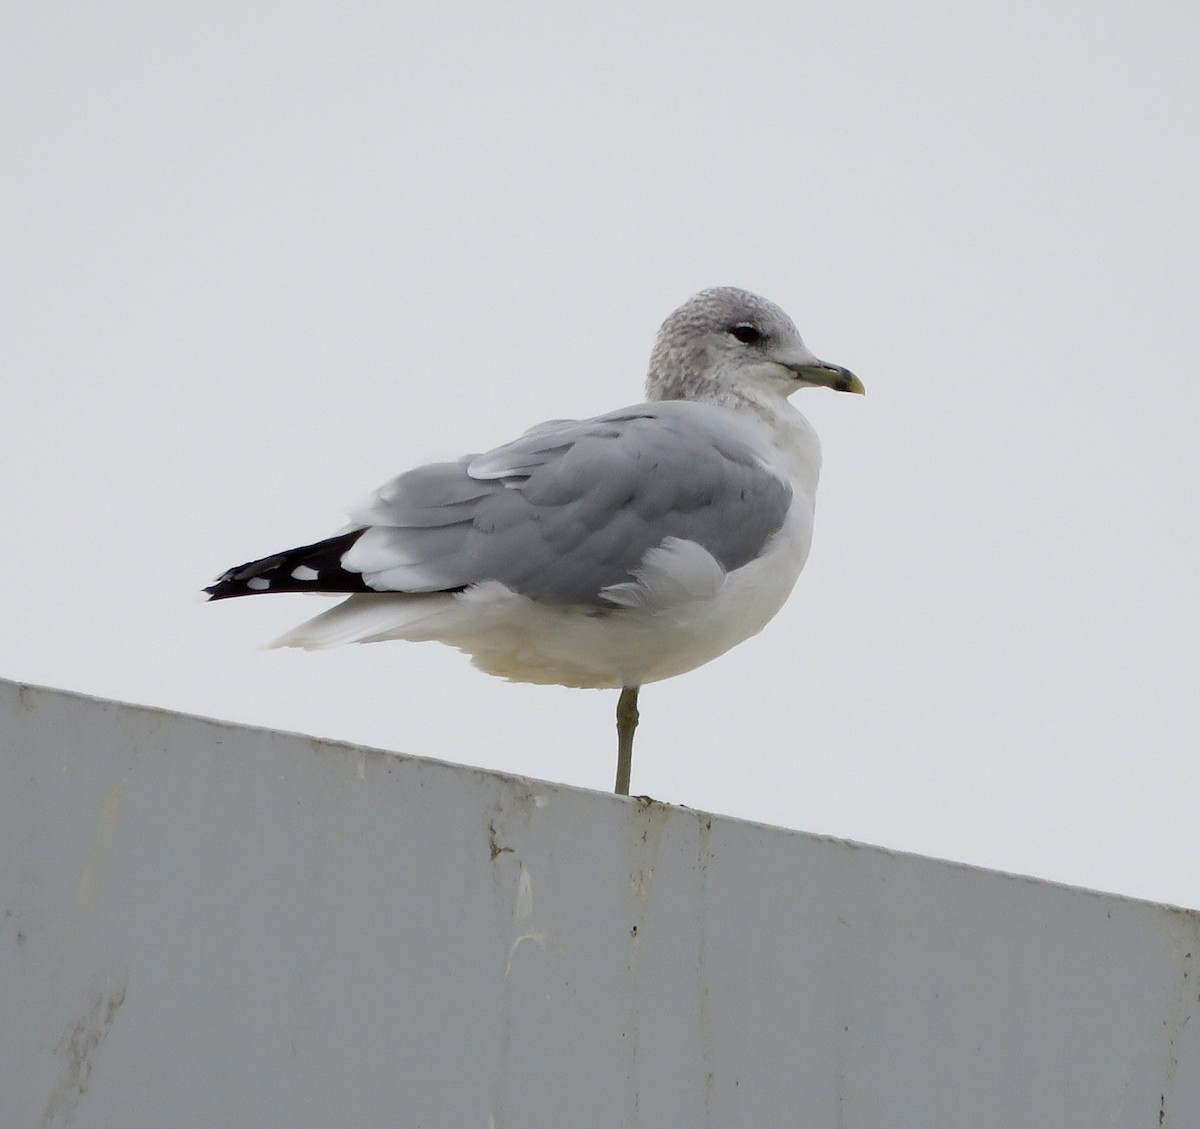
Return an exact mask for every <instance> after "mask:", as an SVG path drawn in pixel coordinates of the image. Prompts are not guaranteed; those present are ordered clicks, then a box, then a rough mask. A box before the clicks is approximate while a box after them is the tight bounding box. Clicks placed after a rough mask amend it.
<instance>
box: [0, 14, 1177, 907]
mask: <svg viewBox="0 0 1200 1129" xmlns="http://www.w3.org/2000/svg"><path fill="white" fill-rule="evenodd" d="M1198 56H1200V12H1198V10H1197V7H1196V5H1195V4H1194V3H1185V2H1183V0H1176V2H1171V0H1166V2H1161V3H1147V4H1139V5H1131V4H1128V3H1126V2H1118V0H1101V2H1099V3H1092V4H1086V5H1080V4H1067V3H1057V4H1044V3H1041V2H1037V3H1035V2H1033V0H1029V2H1017V3H1014V2H1013V0H984V2H982V3H972V4H967V5H964V4H961V3H956V2H952V0H936V2H918V3H912V4H904V5H897V4H886V3H883V2H881V0H847V2H844V3H838V4H814V3H795V2H791V0H789V2H787V3H784V2H779V0H775V2H768V0H750V2H747V3H739V4H738V5H736V6H731V5H729V4H715V3H689V4H680V3H643V2H641V0H637V2H635V0H628V2H623V0H617V2H614V3H606V4H603V5H593V6H590V7H584V6H580V5H567V6H563V5H555V4H549V3H528V2H520V0H519V2H516V3H510V4H504V5H496V4H492V3H483V2H482V0H465V2H463V3H456V4H453V5H442V6H439V5H419V4H396V3H390V2H389V3H382V2H380V3H344V2H339V3H336V4H334V3H309V2H305V3H299V4H295V3H293V4H277V3H266V2H251V3H247V2H244V0H238V2H237V3H232V2H227V0H205V2H203V3H200V2H197V0H177V2H173V3H170V4H159V5H146V4H140V3H137V4H135V3H131V2H126V0H114V2H112V3H106V4H103V5H91V6H88V5H64V4H60V3H44V2H40V0H39V2H33V0H8V2H6V3H5V4H4V9H3V16H2V17H0V144H2V145H3V152H4V153H5V155H6V159H5V162H4V176H3V178H2V183H0V194H2V200H0V202H2V203H3V207H2V208H0V303H2V305H3V309H4V332H3V333H2V334H0V371H2V372H3V374H4V376H3V379H4V400H3V411H0V475H2V479H3V481H4V483H5V488H4V490H3V491H0V530H2V531H3V533H2V547H3V561H4V569H5V577H6V579H5V582H4V583H3V584H0V623H2V624H3V631H0V674H3V675H4V676H7V677H11V678H20V679H27V680H32V681H36V682H41V683H47V684H51V685H59V686H65V687H70V688H73V689H79V690H84V691H87V692H89V693H97V694H101V695H105V696H111V697H117V698H122V699H126V700H134V701H142V702H147V703H150V704H154V705H161V706H169V707H171V708H175V709H182V710H186V711H189V712H195V713H203V714H208V715H214V716H221V717H227V718H230V719H234V720H239V721H244V722H248V723H253V724H260V725H267V726H271V727H276V728H286V729H292V730H298V731H302V732H308V733H315V734H319V735H323V736H328V737H335V738H340V739H345V740H351V741H355V742H360V743H366V744H371V745H377V746H380V747H384V748H391V749H397V750H401V751H405V752H410V753H416V754H422V755H430V756H437V757H440V758H443V759H446V760H455V761H468V762H470V763H473V764H479V765H484V766H488V767H492V768H497V769H503V770H507V771H514V772H521V773H526V774H529V775H534V776H538V777H543V778H549V779H554V780H560V781H563V782H567V783H571V784H576V785H582V786H587V787H596V788H604V787H610V786H611V776H612V770H613V764H612V761H613V749H612V745H613V735H612V713H613V707H614V704H615V703H614V700H613V699H614V695H612V694H609V693H581V692H571V691H566V690H559V689H557V688H540V687H523V686H508V685H505V684H504V683H502V682H499V681H494V680H491V679H488V678H485V677H483V676H481V675H479V674H477V673H475V672H474V671H472V670H471V669H470V667H469V666H468V664H467V662H466V660H465V659H463V658H462V656H460V655H458V654H456V653H454V652H452V651H448V650H444V649H441V648H437V647H424V648H419V649H418V648H416V647H412V646H393V647H380V648H370V647H364V648H358V649H352V650H346V651H344V652H342V653H337V654H323V655H304V654H277V653H270V652H262V651H259V650H258V649H257V646H258V644H259V643H261V642H264V641H265V640H267V639H269V638H271V637H273V636H274V635H276V634H278V633H279V632H281V631H283V630H285V629H286V628H287V627H289V626H291V625H293V624H295V623H297V622H299V621H300V620H301V619H303V618H305V617H307V616H308V615H310V614H312V613H313V611H314V610H316V609H317V608H319V607H320V603H319V602H318V601H308V600H305V599H302V598H299V597H297V598H295V599H292V598H283V597H280V598H277V599H266V600H259V601H243V602H241V603H239V604H226V605H224V606H215V607H204V606H202V605H198V604H194V603H192V602H191V599H190V597H191V594H192V593H193V592H194V591H195V590H196V589H198V588H199V587H200V586H201V585H202V584H204V583H206V582H208V580H210V579H211V578H212V577H213V576H214V575H216V574H217V573H218V572H220V571H221V570H222V569H224V568H226V567H228V566H230V565H233V564H236V563H239V562H241V561H245V560H247V559H249V558H251V557H254V556H259V555H262V554H265V553H269V552H273V551H275V550H277V549H280V548H283V547H287V546H290V545H294V544H298V543H303V542H305V541H308V540H312V539H315V538H317V537H320V536H322V535H325V534H327V533H331V532H333V531H334V530H336V529H337V528H338V527H339V526H340V525H341V523H342V521H343V517H342V510H343V507H345V506H346V505H349V504H351V503H353V502H354V501H355V500H356V499H357V498H358V497H360V496H361V495H362V494H365V493H366V492H367V491H368V490H370V489H372V488H373V487H375V486H376V485H378V484H379V483H381V482H382V481H384V480H385V479H387V478H388V477H390V476H391V475H392V474H394V473H396V472H397V471H399V470H401V469H403V468H405V467H406V466H408V465H410V464H412V463H413V462H415V461H418V460H420V459H424V458H430V457H435V456H454V455H457V454H459V453H460V452H462V451H464V450H470V449H480V448H486V447H488V446H491V445H494V444H496V443H498V442H502V441H504V440H507V439H509V438H511V437H512V436H513V435H515V434H516V433H517V432H519V431H520V430H522V429H523V428H525V427H526V426H528V425H530V424H532V423H534V422H536V421H538V420H542V419H546V418H550V417H561V416H578V415H587V414H591V413H595V412H598V411H604V410H608V409H611V408H616V407H620V406H622V405H625V404H629V403H632V402H634V401H636V400H637V399H639V397H640V394H641V391H640V389H641V377H642V374H643V372H644V369H645V365H646V360H647V357H648V354H649V348H650V343H651V340H652V338H653V335H654V332H655V330H656V329H657V327H658V324H659V322H660V321H661V319H662V318H663V317H664V316H665V315H666V314H667V313H668V312H669V311H670V310H671V309H672V308H674V307H675V306H676V305H677V304H678V303H679V302H681V301H682V300H683V299H684V298H686V297H687V296H688V295H689V294H690V293H692V292H693V291H695V290H697V289H700V288H701V287H704V286H710V285H714V284H724V283H732V284H736V285H740V286H745V287H749V288H750V289H753V290H757V291H759V292H761V293H763V294H765V295H766V296H767V297H769V298H771V299H772V300H774V301H776V302H778V303H780V304H781V305H782V306H783V307H784V308H785V309H787V310H788V311H789V312H790V313H791V314H792V315H793V316H794V318H795V319H796V321H797V323H798V325H799V326H800V329H801V331H802V332H803V333H804V335H805V337H806V339H807V341H808V343H809V345H810V346H812V348H813V349H814V350H815V351H816V352H817V354H818V355H820V356H823V357H828V358H829V359H831V360H834V361H837V362H839V363H842V364H845V365H849V366H850V367H852V368H854V369H855V370H856V371H857V372H859V373H860V374H861V376H862V377H863V379H864V381H865V382H866V385H867V389H868V395H867V397H866V399H865V400H859V399H858V398H856V397H845V396H834V395H831V394H828V393H826V394H821V393H819V392H816V391H814V392H812V393H811V394H806V395H801V396H798V397H797V399H796V402H797V403H798V404H799V405H800V406H801V408H802V410H805V411H806V412H808V413H809V415H810V416H811V417H812V419H813V421H814V423H815V425H816V427H817V429H818V431H819V432H820V434H821V436H822V438H823V440H824V443H825V448H826V470H825V474H824V478H823V482H822V487H821V491H820V494H819V498H818V513H817V528H816V539H815V544H814V550H813V556H812V559H811V561H810V563H809V567H808V569H807V570H806V573H805V575H804V576H803V577H802V579H801V583H800V586H799V588H798V590H797V593H796V595H795V597H794V598H793V600H792V602H791V603H790V604H789V606H788V607H787V608H786V609H785V611H784V612H783V613H782V614H781V615H780V616H779V617H778V619H777V620H776V621H775V622H774V623H773V624H772V625H771V626H770V627H769V628H768V629H767V631H766V632H764V634H763V635H762V636H761V637H760V638H758V639H755V640H752V641H750V642H749V643H747V644H745V645H744V646H743V647H741V648H739V649H737V650H736V651H735V652H733V653H731V654H730V655H728V656H726V657H725V658H723V659H721V660H719V661H718V662H716V663H714V664H712V665H710V666H709V667H707V668H705V669H703V670H700V671H697V672H695V673H694V674H692V675H689V676H687V677H685V678H681V679H677V680H674V681H673V682H670V683H666V684H663V685H660V686H655V687H651V688H649V689H648V690H647V691H646V692H645V694H644V695H643V701H642V707H643V709H642V715H643V720H642V729H641V731H640V733H639V750H638V756H637V759H636V763H635V765H634V780H633V786H634V788H635V790H637V791H643V792H648V793H650V794H651V795H654V796H660V797H663V798H665V799H669V800H672V801H676V802H680V803H686V804H690V805H692V806H695V807H701V808H705V809H708V810H714V811H721V812H728V813H730V814H733V815H736V816H740V817H744V818H752V819H759V820H764V821H767V822H771V823H777V824H782V825H785V826H790V827H799V828H805V829H808V830H814V831H822V832H830V833H835V834H839V835H843V836H848V837H852V838H856V839H862V840H866V841H870V842H880V843H887V844H889V845H891V846H895V847H901V848H905V849H909V850H914V851H919V852H921V853H925V854H933V855H938V856H943V857H951V858H956V859H962V860H966V861H972V862H977V863H983V864H987V865H991V866H995V867H999V868H1002V869H1007V870H1016V871H1020V872H1025V873H1034V874H1038V875H1042V876H1046V877H1052V878H1056V879H1061V880H1065V881H1069V882H1074V883H1080V884H1084V885H1089V886H1094V887H1099V888H1104V889H1112V890H1119V891H1122V892H1126V893H1132V894H1137V895H1141V896H1145V897H1150V898H1155V899H1162V900H1169V901H1173V902H1177V903H1181V904H1186V905H1196V906H1200V867H1197V866H1196V862H1195V860H1196V858H1197V857H1198V854H1200V844H1198V840H1197V822H1196V818H1195V811H1196V802H1195V797H1196V794H1197V791H1198V789H1200V767H1198V766H1200V761H1198V760H1197V757H1196V744H1197V742H1196V734H1197V733H1198V732H1200V694H1197V692H1196V687H1197V684H1198V680H1197V676H1198V674H1200V661H1198V660H1200V656H1198V647H1200V643H1198V642H1197V640H1198V639H1200V588H1198V586H1197V585H1196V582H1195V578H1196V575H1197V573H1198V572H1200V567H1198V566H1200V509H1198V507H1197V506H1196V482H1197V480H1198V477H1200V455H1198V453H1197V452H1198V450H1200V448H1198V446H1197V443H1196V441H1195V433H1196V420H1197V418H1198V416H1200V381H1198V380H1197V374H1196V369H1197V361H1196V358H1197V356H1198V355H1200V342H1198V340H1197V338H1198V335H1200V319H1198V318H1197V310H1198V309H1200V285H1198V284H1200V210H1198V209H1197V208H1196V201H1197V200H1198V199H1200V175H1198V174H1200V160H1198V158H1197V150H1196V144H1195V141H1196V138H1197V136H1200V72H1198V70H1197V68H1196V65H1195V60H1196V58H1197V57H1198Z"/></svg>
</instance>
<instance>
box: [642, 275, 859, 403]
mask: <svg viewBox="0 0 1200 1129" xmlns="http://www.w3.org/2000/svg"><path fill="white" fill-rule="evenodd" d="M816 385H819V386H822V387H825V388H833V389H835V390H836V391H838V392H858V393H862V392H864V391H865V389H864V388H863V385H862V382H861V381H860V380H859V379H858V377H857V376H855V375H854V374H853V373H852V372H850V370H849V369H845V368H842V367H841V366H840V365H833V364H829V363H828V362H826V361H822V360H820V359H819V358H818V357H816V356H814V355H813V353H812V351H811V350H810V349H809V348H808V346H807V345H805V344H804V342H803V341H802V340H801V338H800V333H799V331H798V330H797V329H796V326H795V325H794V324H793V322H792V319H791V318H789V317H788V316H787V314H785V313H784V312H783V311H782V310H781V309H780V308H779V307H778V306H776V305H775V304H774V303H773V302H768V301H767V300H766V299H765V298H760V297H759V296H758V295H757V294H751V293H750V291H748V290H739V289H738V288H737V287H735V286H716V287H713V288H712V289H711V290H701V291H700V293H699V294H696V295H695V296H694V297H692V298H689V299H688V301H686V302H685V303H684V304H683V305H682V306H680V307H679V309H677V310H676V311H675V312H674V313H673V314H672V315H671V316H670V317H669V318H667V320H666V321H665V322H663V324H662V328H661V329H660V330H659V331H658V338H657V340H656V341H655V343H654V350H653V352H652V353H651V355H650V371H649V373H648V374H647V376H646V397H647V399H650V400H696V399H716V400H729V399H736V400H740V399H752V400H757V399H760V398H762V397H766V398H778V397H786V396H789V395H791V394H792V393H793V392H795V391H796V390H797V389H798V388H803V387H805V386H816Z"/></svg>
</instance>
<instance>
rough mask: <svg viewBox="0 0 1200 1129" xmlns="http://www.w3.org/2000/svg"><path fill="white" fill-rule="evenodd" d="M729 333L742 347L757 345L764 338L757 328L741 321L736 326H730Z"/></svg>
mask: <svg viewBox="0 0 1200 1129" xmlns="http://www.w3.org/2000/svg"><path fill="white" fill-rule="evenodd" d="M729 332H730V333H732V334H733V335H734V337H736V338H737V339H738V340H739V341H740V342H741V343H742V344H743V345H757V344H758V343H759V342H760V341H761V340H762V339H763V336H764V334H763V331H762V330H761V329H759V328H758V326H756V325H751V324H750V323H749V322H748V321H741V322H738V324H737V325H731V326H730V327H729Z"/></svg>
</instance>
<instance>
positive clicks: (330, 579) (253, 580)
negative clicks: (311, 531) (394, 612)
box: [204, 529, 374, 600]
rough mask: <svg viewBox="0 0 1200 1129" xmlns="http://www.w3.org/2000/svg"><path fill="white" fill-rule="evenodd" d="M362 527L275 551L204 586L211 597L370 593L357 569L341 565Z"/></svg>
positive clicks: (213, 598) (216, 598)
mask: <svg viewBox="0 0 1200 1129" xmlns="http://www.w3.org/2000/svg"><path fill="white" fill-rule="evenodd" d="M362 534H363V531H362V530H361V529H352V530H351V531H350V532H349V533H342V534H339V535H338V536H337V537H330V538H327V539H326V540H324V541H317V542H314V543H313V544H311V545H301V546H300V547H299V548H296V549H288V550H287V551H286V552H282V553H275V554H274V555H273V556H270V557H263V558H262V559H261V560H257V561H249V562H248V563H246V564H243V565H238V566H237V567H236V568H231V569H230V570H229V571H228V572H226V573H224V574H223V575H222V576H220V577H218V578H217V579H216V581H214V582H213V583H212V584H210V585H209V586H208V587H207V588H205V589H204V591H205V592H207V593H208V598H209V599H210V600H228V599H230V598H231V597H234V596H257V595H261V594H262V593H264V592H371V591H374V589H372V588H370V587H369V586H368V585H367V584H366V583H365V582H364V581H363V578H362V574H361V573H358V572H349V571H347V570H346V569H345V568H343V567H342V560H343V559H344V557H345V555H346V553H347V551H348V550H349V549H350V547H351V546H352V545H353V544H354V543H355V542H356V541H357V540H358V539H359V538H360V537H361V536H362Z"/></svg>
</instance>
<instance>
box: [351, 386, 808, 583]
mask: <svg viewBox="0 0 1200 1129" xmlns="http://www.w3.org/2000/svg"><path fill="white" fill-rule="evenodd" d="M722 414H723V413H721V412H720V411H719V410H714V409H711V408H708V407H707V406H702V405H695V404H687V403H682V402H670V403H664V404H647V405H641V406H639V407H636V408H631V409H626V410H624V411H621V412H613V413H610V414H608V415H604V416H598V417H596V418H595V419H590V420H566V421H556V422H554V423H550V424H543V425H542V426H540V427H538V428H535V429H534V430H532V431H530V432H528V433H527V434H526V435H524V436H523V437H522V438H520V439H518V440H516V441H515V442H513V443H508V444H506V445H504V446H503V447H497V448H496V449H495V450H493V451H489V452H487V453H486V454H481V455H467V456H465V457H463V458H461V459H459V460H458V461H457V462H453V463H437V464H433V465H430V466H423V467H418V468H417V469H416V470H412V471H409V472H408V473H407V474H402V475H400V476H399V477H398V478H395V479H393V480H392V481H391V482H389V483H388V484H387V485H385V486H384V487H383V488H382V489H380V490H378V491H377V492H376V493H375V494H373V495H372V496H371V497H370V498H369V499H367V501H366V502H365V503H364V505H363V506H361V507H359V508H358V509H356V510H355V511H354V512H353V513H352V514H351V517H352V519H353V520H354V521H355V522H356V524H361V525H364V526H367V527H368V528H367V529H366V530H365V531H364V533H363V535H362V536H361V537H360V538H359V539H358V540H357V541H356V542H355V544H354V545H353V546H352V547H351V549H350V550H349V552H348V553H347V554H346V556H345V558H344V559H343V562H342V563H343V567H345V568H347V569H350V570H352V571H355V572H360V573H362V574H363V579H364V580H365V581H366V583H367V584H368V585H369V586H370V588H372V589H374V590H377V591H401V592H433V591H444V590H447V589H456V588H463V587H465V586H467V585H471V584H477V583H481V582H483V581H487V580H498V581H500V582H501V583H502V584H505V585H506V586H508V587H509V588H511V589H512V590H513V591H515V592H518V593H521V594H522V595H525V596H529V597H531V598H533V599H535V600H540V601H544V602H547V603H556V604H562V603H569V604H585V605H586V604H592V605H597V606H606V605H607V604H609V601H607V600H606V599H605V597H604V596H603V595H602V592H603V590H604V589H605V588H608V587H610V586H612V585H616V584H624V583H628V582H629V581H631V580H632V579H633V574H634V570H635V569H637V568H638V566H639V564H641V563H642V560H643V557H644V556H645V554H646V552H647V550H649V549H653V548H655V547H656V546H659V545H661V544H662V543H663V541H664V540H665V539H666V538H677V539H679V540H683V541H693V542H696V543H697V544H699V545H701V546H702V547H703V548H704V549H705V550H707V551H708V552H709V553H710V554H711V555H712V556H713V557H714V558H715V559H716V560H717V561H718V562H719V563H720V565H721V566H722V567H723V568H724V569H725V570H726V571H730V570H732V569H735V568H739V567H740V566H741V565H744V564H746V563H747V562H748V561H750V560H752V559H753V558H754V557H755V556H757V554H758V552H759V550H760V549H761V548H762V546H763V544H764V543H765V542H766V540H767V539H768V538H769V537H770V536H771V534H773V533H774V532H775V531H776V530H778V529H779V528H780V526H781V525H782V524H783V521H784V518H785V516H786V514H787V511H788V507H789V506H790V504H791V496H792V491H791V487H790V486H789V485H788V484H787V482H785V481H784V480H783V479H781V478H779V477H778V476H777V475H775V474H773V473H771V472H770V471H769V470H767V469H766V468H765V467H764V465H763V463H762V461H761V459H760V457H759V454H758V452H757V451H756V450H755V448H754V446H753V444H752V442H751V441H750V438H749V437H748V436H746V435H744V434H741V433H740V431H739V428H738V427H736V426H734V425H731V424H729V423H728V422H727V421H725V420H723V419H722V418H721V417H722Z"/></svg>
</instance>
